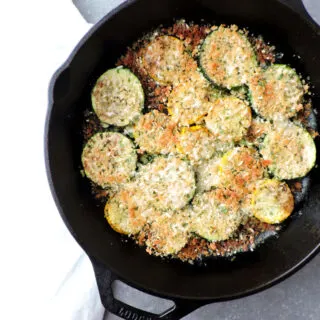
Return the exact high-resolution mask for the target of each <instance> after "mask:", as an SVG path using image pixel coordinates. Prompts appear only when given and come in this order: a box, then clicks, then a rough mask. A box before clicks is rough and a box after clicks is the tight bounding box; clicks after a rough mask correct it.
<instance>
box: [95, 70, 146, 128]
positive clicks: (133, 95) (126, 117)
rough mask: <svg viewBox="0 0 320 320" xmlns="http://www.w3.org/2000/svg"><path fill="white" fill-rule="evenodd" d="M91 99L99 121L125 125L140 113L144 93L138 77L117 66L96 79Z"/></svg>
mask: <svg viewBox="0 0 320 320" xmlns="http://www.w3.org/2000/svg"><path fill="white" fill-rule="evenodd" d="M91 100H92V106H93V110H94V111H95V113H96V114H97V116H98V118H99V119H100V121H101V122H103V123H106V124H111V125H116V126H125V125H127V124H129V123H131V122H133V121H134V120H135V119H136V118H137V117H138V116H139V115H140V113H141V110H142V108H143V104H144V93H143V89H142V86H141V83H140V81H139V79H138V78H137V77H136V76H135V75H134V74H133V73H132V72H131V71H130V70H128V69H125V68H122V67H118V68H115V69H110V70H108V71H107V72H105V73H104V74H103V75H102V76H101V77H100V78H99V79H98V81H97V83H96V85H95V87H94V88H93V90H92V94H91Z"/></svg>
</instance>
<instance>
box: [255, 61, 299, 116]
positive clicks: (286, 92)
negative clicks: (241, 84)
mask: <svg viewBox="0 0 320 320" xmlns="http://www.w3.org/2000/svg"><path fill="white" fill-rule="evenodd" d="M249 91H250V100H251V105H252V107H253V109H254V110H255V111H256V112H257V113H258V114H260V115H261V116H262V117H263V118H265V119H273V120H277V119H289V118H292V117H293V116H295V115H296V113H297V112H298V111H299V110H301V109H302V108H303V105H302V102H303V95H304V88H303V84H302V83H301V81H300V78H299V77H298V75H297V73H296V71H295V70H294V69H292V68H290V67H288V66H286V65H282V64H274V65H271V66H270V67H269V68H268V69H267V70H266V71H260V72H257V73H256V74H255V76H253V77H252V78H251V80H250V82H249Z"/></svg>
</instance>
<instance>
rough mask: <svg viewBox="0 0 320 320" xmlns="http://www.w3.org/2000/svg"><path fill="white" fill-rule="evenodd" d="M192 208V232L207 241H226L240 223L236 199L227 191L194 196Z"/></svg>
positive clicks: (233, 194) (218, 190) (220, 190)
mask: <svg viewBox="0 0 320 320" xmlns="http://www.w3.org/2000/svg"><path fill="white" fill-rule="evenodd" d="M192 207H193V210H192V224H193V226H192V230H193V231H194V232H195V233H197V234H198V235H199V236H201V237H203V238H205V239H207V240H209V241H220V240H226V239H228V238H229V237H230V236H231V235H232V234H233V233H234V232H235V231H236V230H237V228H238V227H239V225H240V223H241V214H240V211H239V201H238V198H237V196H236V195H235V193H234V192H232V191H230V190H227V189H219V188H218V189H215V190H212V191H209V192H205V193H202V194H196V196H195V197H194V199H193V201H192Z"/></svg>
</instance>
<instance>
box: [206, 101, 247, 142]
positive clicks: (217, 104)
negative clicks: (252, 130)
mask: <svg viewBox="0 0 320 320" xmlns="http://www.w3.org/2000/svg"><path fill="white" fill-rule="evenodd" d="M204 120H205V123H206V127H207V128H208V129H209V130H210V131H211V132H212V133H213V134H214V135H215V136H217V137H219V139H220V140H222V141H234V142H237V141H240V140H241V139H242V137H243V136H244V135H245V134H246V132H247V130H248V128H249V126H250V124H251V109H250V107H249V106H248V105H247V104H246V103H245V102H244V101H243V100H240V99H238V98H235V97H232V96H225V97H221V98H219V99H217V100H216V101H214V102H213V104H212V106H211V108H210V111H209V113H208V115H207V116H206V117H205V118H204Z"/></svg>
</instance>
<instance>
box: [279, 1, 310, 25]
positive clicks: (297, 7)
mask: <svg viewBox="0 0 320 320" xmlns="http://www.w3.org/2000/svg"><path fill="white" fill-rule="evenodd" d="M278 1H279V2H281V3H282V4H284V5H285V6H287V7H289V8H291V9H292V10H293V11H295V12H297V13H298V14H299V15H300V16H302V17H303V18H305V20H307V21H309V22H312V23H313V24H314V23H315V22H314V20H313V19H312V18H311V16H310V15H309V13H308V11H307V9H306V8H305V6H304V4H303V2H302V0H278Z"/></svg>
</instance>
